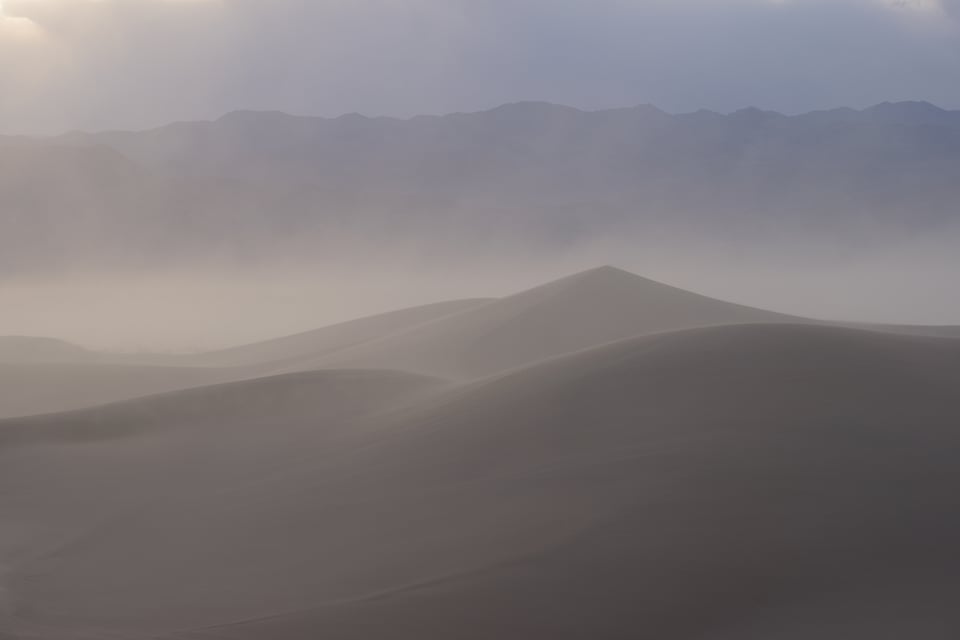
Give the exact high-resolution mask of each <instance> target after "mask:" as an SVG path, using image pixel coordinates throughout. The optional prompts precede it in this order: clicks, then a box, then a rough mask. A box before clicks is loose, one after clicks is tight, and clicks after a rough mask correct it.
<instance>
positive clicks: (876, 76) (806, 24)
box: [0, 0, 960, 132]
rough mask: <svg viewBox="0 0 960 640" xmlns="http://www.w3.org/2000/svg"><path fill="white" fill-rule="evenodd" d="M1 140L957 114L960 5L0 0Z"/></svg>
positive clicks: (792, 0) (734, 0)
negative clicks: (658, 115)
mask: <svg viewBox="0 0 960 640" xmlns="http://www.w3.org/2000/svg"><path fill="white" fill-rule="evenodd" d="M0 7H2V9H0V14H2V17H0V95H2V96H3V100H2V101H0V131H4V132H27V131H41V130H43V131H56V130H61V129H67V128H110V127H144V126H150V125H155V124H160V123H164V122H167V121H170V120H176V119H193V118H206V117H213V116H217V115H219V114H221V113H223V112H226V111H229V110H232V109H239V108H246V109H280V110H285V111H290V112H295V113H304V114H318V115H338V114H341V113H346V112H353V111H359V112H362V113H366V114H369V115H401V116H404V115H411V114H414V113H438V112H448V111H455V110H476V109H482V108H486V107H490V106H494V105H497V104H499V103H503V102H510V101H517V100H527V99H534V100H549V101H553V102H560V103H566V104H570V105H573V106H579V107H583V108H602V107H608V106H624V105H630V104H636V103H647V102H650V103H654V104H657V105H659V106H661V107H662V108H665V109H667V110H671V111H685V110H694V109H697V108H701V107H706V108H711V109H715V110H720V111H729V110H734V109H737V108H740V107H743V106H747V105H756V106H760V107H764V108H771V109H777V110H781V111H786V112H798V111H805V110H809V109H814V108H823V107H832V106H840V105H846V106H855V107H856V106H867V105H869V104H873V103H876V102H881V101H883V100H902V99H922V100H930V101H932V102H936V103H938V104H940V105H942V106H946V107H953V108H956V107H960V0H0Z"/></svg>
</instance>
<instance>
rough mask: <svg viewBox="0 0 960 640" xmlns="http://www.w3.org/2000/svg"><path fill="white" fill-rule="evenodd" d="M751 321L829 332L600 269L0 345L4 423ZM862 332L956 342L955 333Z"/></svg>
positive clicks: (457, 366) (483, 365) (469, 368)
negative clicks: (346, 308) (469, 291)
mask: <svg viewBox="0 0 960 640" xmlns="http://www.w3.org/2000/svg"><path fill="white" fill-rule="evenodd" d="M756 322H761V323H763V322H765V323H772V322H776V323H814V324H825V321H820V320H812V319H806V318H797V317H793V316H789V315H784V314H779V313H775V312H772V311H765V310H762V309H755V308H751V307H746V306H742V305H737V304H731V303H729V302H724V301H722V300H716V299H713V298H708V297H705V296H702V295H698V294H695V293H691V292H689V291H684V290H682V289H677V288H675V287H671V286H668V285H665V284H661V283H658V282H654V281H652V280H648V279H646V278H642V277H640V276H637V275H634V274H631V273H628V272H625V271H621V270H619V269H614V268H611V267H603V268H600V269H593V270H590V271H586V272H584V273H580V274H577V275H574V276H570V277H568V278H564V279H561V280H558V281H555V282H552V283H549V284H546V285H543V286H540V287H536V288H534V289H531V290H529V291H524V292H521V293H518V294H516V295H513V296H509V297H507V298H503V299H495V300H490V299H469V300H454V301H449V302H441V303H436V304H431V305H424V306H420V307H413V308H409V309H401V310H398V311H394V312H390V313H385V314H381V315H377V316H371V317H367V318H360V319H358V320H353V321H350V322H344V323H340V324H337V325H333V326H330V327H324V328H321V329H318V330H315V331H309V332H306V333H302V334H298V335H293V336H287V337H282V338H278V339H275V340H268V341H265V342H260V343H255V344H250V345H243V346H239V347H235V348H232V349H226V350H222V351H216V352H210V353H204V354H199V355H184V356H176V355H155V354H154V355H150V354H124V355H120V354H105V353H97V352H92V351H87V350H84V349H81V348H79V347H75V346H73V345H69V344H67V343H63V342H60V341H56V340H49V339H43V338H12V337H10V338H0V418H2V417H13V416H22V415H30V414H38V413H49V412H57V411H68V410H72V409H80V408H85V407H90V406H96V405H98V404H103V403H108V402H115V401H119V400H126V399H130V398H133V397H137V396H142V395H148V394H152V393H162V392H165V391H171V390H177V389H185V388H189V387H193V386H200V385H206V384H215V383H219V382H229V381H236V380H243V379H249V378H256V377H260V376H265V375H273V374H280V373H292V372H300V371H313V370H319V369H345V368H360V369H400V370H407V371H413V372H418V373H422V374H425V375H430V376H439V377H449V378H453V379H464V380H466V379H475V378H478V377H482V376H486V375H491V374H496V373H500V372H503V371H506V370H509V369H512V368H517V367H522V366H529V365H532V364H535V363H536V362H539V361H541V360H543V359H546V358H551V357H556V356H559V355H563V354H566V353H571V352H574V351H578V350H581V349H587V348H592V347H596V346H599V345H602V344H606V343H609V342H613V341H617V340H623V339H626V338H631V337H636V336H640V335H645V334H651V333H656V332H660V331H674V330H680V329H687V328H694V327H703V326H712V325H726V324H740V323H756ZM846 326H864V327H867V326H868V325H854V324H848V325H846ZM869 328H871V329H873V330H877V331H887V332H894V333H907V334H917V335H940V336H958V337H960V328H958V327H923V326H915V327H913V326H890V325H870V326H869ZM198 367H199V368H203V369H208V370H196V368H198Z"/></svg>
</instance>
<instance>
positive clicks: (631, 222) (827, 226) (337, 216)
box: [0, 103, 960, 271]
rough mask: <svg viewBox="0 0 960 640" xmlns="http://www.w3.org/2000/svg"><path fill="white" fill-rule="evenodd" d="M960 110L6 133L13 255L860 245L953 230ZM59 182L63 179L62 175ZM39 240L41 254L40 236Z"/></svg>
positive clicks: (311, 122)
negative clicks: (595, 241) (673, 236)
mask: <svg viewBox="0 0 960 640" xmlns="http://www.w3.org/2000/svg"><path fill="white" fill-rule="evenodd" d="M958 158H960V112H953V111H945V110H942V109H939V108H937V107H935V106H933V105H931V104H928V103H895V104H894V103H884V104H881V105H877V106H876V107H873V108H870V109H866V110H863V111H855V110H851V109H837V110H833V111H821V112H813V113H808V114H804V115H799V116H784V115H780V114H777V113H773V112H767V111H761V110H758V109H745V110H742V111H738V112H736V113H732V114H729V115H721V114H717V113H712V112H707V111H700V112H697V113H691V114H681V115H671V114H667V113H665V112H663V111H660V110H658V109H656V108H654V107H650V106H643V107H636V108H629V109H615V110H607V111H597V112H584V111H579V110H576V109H571V108H568V107H562V106H556V105H550V104H546V103H519V104H510V105H505V106H503V107H499V108H497V109H493V110H491V111H486V112H480V113H472V114H453V115H448V116H442V117H439V116H430V117H426V116H424V117H417V118H413V119H410V120H398V119H390V118H366V117H363V116H359V115H350V116H344V117H341V118H336V119H323V118H312V117H298V116H290V115H286V114H282V113H266V112H261V113H258V112H236V113H232V114H229V115H227V116H224V117H223V118H221V119H219V120H217V121H214V122H193V123H179V124H172V125H169V126H166V127H161V128H159V129H156V130H152V131H146V132H128V133H124V132H115V133H98V134H80V133H77V134H71V135H67V136H63V137H60V138H50V139H24V138H10V139H6V140H4V141H3V142H2V143H0V169H2V171H0V200H2V201H3V202H4V203H5V204H6V206H5V207H4V208H3V210H2V212H0V230H2V231H3V233H2V234H0V237H2V239H0V249H2V252H0V254H2V256H3V260H4V263H5V265H6V268H7V269H16V270H28V271H29V270H49V269H51V268H55V266H57V265H59V266H61V267H64V266H69V267H71V268H75V269H76V268H84V267H92V266H97V265H99V266H101V267H102V266H104V265H114V266H116V265H118V264H123V265H126V266H139V267H144V266H157V265H159V264H170V263H171V262H175V261H181V262H182V261H184V260H186V261H190V260H193V261H200V262H204V261H210V260H218V259H231V260H240V261H247V262H249V261H251V260H252V261H256V260H267V259H276V258H278V257H283V258H287V259H289V258H290V257H291V256H292V255H296V256H300V257H305V256H310V255H316V253H317V252H318V251H321V252H323V253H324V254H325V255H343V254H349V253H350V251H351V250H356V248H357V247H367V248H373V247H376V246H378V245H382V244H386V243H390V244H391V245H404V244H410V245H413V246H416V247H420V248H429V247H433V248H434V249H437V248H440V247H444V248H446V250H448V251H459V252H461V253H465V254H471V253H473V254H476V253H477V251H478V248H477V245H476V242H471V239H473V240H475V239H477V238H482V239H484V242H486V243H505V242H506V243H515V244H517V245H519V246H520V247H524V248H525V249H527V250H529V251H531V252H535V251H536V250H537V249H540V250H546V249H556V248H557V247H564V246H569V245H570V244H576V243H578V242H586V241H589V240H590V239H592V238H595V237H598V236H605V235H611V234H627V235H628V237H632V238H635V239H636V240H637V241H638V242H643V241H644V239H645V238H648V237H650V235H651V234H654V236H656V234H659V233H666V232H674V233H678V234H679V233H686V232H688V231H689V230H690V229H691V228H696V229H698V233H699V237H706V236H708V235H712V236H715V237H716V239H717V241H718V242H724V241H727V242H730V243H731V244H733V245H735V246H741V245H743V244H744V243H747V242H750V241H756V240H764V241H767V242H772V243H782V242H784V238H786V237H790V238H791V239H792V241H794V242H799V243H802V242H803V241H804V239H809V238H820V239H824V238H829V237H833V236H839V240H838V242H842V243H848V244H857V243H863V242H866V241H869V240H870V239H871V238H877V237H879V238H886V237H890V236H893V235H894V234H896V233H904V232H905V231H906V230H909V234H910V235H918V234H919V235H924V234H931V235H934V234H942V233H946V232H949V233H952V232H953V231H955V226H956V225H955V221H954V216H953V213H954V211H955V202H956V201H957V198H958V192H957V189H958V187H957V185H958V184H960V180H958V178H960V169H958V167H960V162H958ZM53 185H56V188H55V189H52V188H50V187H51V186H53ZM27 246H29V250H27V249H26V247H27Z"/></svg>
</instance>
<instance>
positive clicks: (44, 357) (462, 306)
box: [0, 299, 486, 418]
mask: <svg viewBox="0 0 960 640" xmlns="http://www.w3.org/2000/svg"><path fill="white" fill-rule="evenodd" d="M484 302H486V300H485V299H476V300H455V301H450V302H441V303H437V304H431V305H424V306H420V307H413V308H410V309H401V310H399V311H394V312H391V313H385V314H381V315H377V316H372V317H368V318H360V319H358V320H354V321H351V322H345V323H341V324H337V325H333V326H330V327H325V328H323V329H319V330H316V331H310V332H307V333H303V334H299V335H295V336H289V337H285V338H279V339H276V340H270V341H266V342H262V343H257V344H252V345H247V346H242V347H237V348H233V349H227V350H223V351H217V352H210V353H205V354H200V355H196V356H193V355H185V356H175V355H155V354H153V355H152V354H142V355H139V354H126V355H120V354H107V353H98V352H95V351H88V350H85V349H82V348H81V347H77V346H74V345H71V344H69V343H66V342H61V341H59V340H52V339H47V338H29V337H15V336H10V337H0V418H8V417H17V416H26V415H35V414H43V413H54V412H62V411H70V410H73V409H83V408H87V407H93V406H97V405H100V404H105V403H110V402H116V401H121V400H128V399H131V398H135V397H138V396H145V395H150V394H156V393H164V392H167V391H175V390H180V389H188V388H191V387H197V386H204V385H210V384H216V383H221V382H231V381H237V380H245V379H249V378H256V377H260V376H264V375H269V374H271V373H273V372H276V371H278V370H281V369H285V368H294V369H299V367H296V366H295V365H294V363H296V362H299V361H301V360H305V359H316V358H319V357H321V356H324V355H329V354H331V353H333V352H336V351H337V350H340V349H346V348H349V347H352V346H354V345H356V344H358V343H361V342H364V341H368V340H372V339H376V338H380V337H383V336H386V335H392V334H394V333H396V332H399V331H403V330H405V329H407V328H409V327H411V326H416V325H418V324H421V323H424V322H428V321H431V320H435V319H437V318H441V317H444V316H447V315H451V314H456V313H460V312H463V311H466V310H469V309H472V308H474V307H476V306H477V305H479V304H482V303H484Z"/></svg>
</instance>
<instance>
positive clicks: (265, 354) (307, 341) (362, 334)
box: [194, 298, 489, 366]
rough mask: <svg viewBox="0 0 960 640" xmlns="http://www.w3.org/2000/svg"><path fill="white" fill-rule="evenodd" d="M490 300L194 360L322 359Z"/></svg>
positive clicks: (418, 310) (373, 319)
mask: <svg viewBox="0 0 960 640" xmlns="http://www.w3.org/2000/svg"><path fill="white" fill-rule="evenodd" d="M488 301H489V300H487V299H484V298H476V299H470V300H451V301H449V302H439V303H436V304H428V305H423V306H419V307H411V308H409V309H400V310H398V311H392V312H389V313H384V314H380V315H376V316H370V317H366V318H360V319H358V320H352V321H349V322H343V323H340V324H335V325H332V326H329V327H324V328H321V329H317V330H315V331H308V332H305V333H300V334H297V335H292V336H286V337H282V338H277V339H275V340H267V341H264V342H258V343H254V344H249V345H243V346H239V347H234V348H232V349H224V350H221V351H213V352H208V353H205V354H202V355H200V356H198V357H196V358H195V359H194V361H195V362H197V363H202V364H213V365H220V366H245V365H254V364H264V363H287V362H289V361H300V360H305V359H308V358H318V357H321V356H326V355H329V354H331V353H334V352H336V351H340V350H343V349H347V348H349V347H353V346H355V345H358V344H361V343H363V342H367V341H369V340H374V339H377V338H381V337H383V336H387V335H391V334H393V333H397V332H400V331H403V330H405V329H409V328H410V327H413V326H416V325H419V324H422V323H424V322H429V321H432V320H436V319H438V318H442V317H444V316H449V315H453V314H456V313H460V312H463V311H467V310H469V309H473V308H476V307H478V306H480V305H481V304H483V303H485V302H488Z"/></svg>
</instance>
